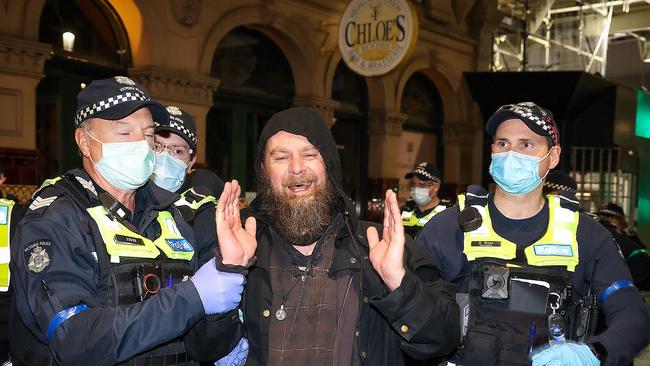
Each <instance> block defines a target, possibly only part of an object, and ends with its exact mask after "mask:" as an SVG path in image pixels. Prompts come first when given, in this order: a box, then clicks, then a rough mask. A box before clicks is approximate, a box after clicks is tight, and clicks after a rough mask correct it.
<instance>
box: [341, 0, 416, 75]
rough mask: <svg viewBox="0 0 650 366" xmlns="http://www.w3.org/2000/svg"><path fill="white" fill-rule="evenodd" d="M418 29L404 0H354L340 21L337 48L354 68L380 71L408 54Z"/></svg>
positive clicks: (370, 72)
mask: <svg viewBox="0 0 650 366" xmlns="http://www.w3.org/2000/svg"><path fill="white" fill-rule="evenodd" d="M417 33H418V23H417V14H416V12H415V11H414V10H413V9H412V8H411V6H410V5H409V3H408V1H407V0H353V1H352V2H351V3H350V5H348V7H347V8H346V9H345V12H344V13H343V17H342V18H341V22H340V23H339V50H340V51H341V57H342V58H343V61H344V62H345V63H346V65H348V67H349V68H350V69H351V70H353V71H354V72H356V73H358V74H361V75H364V76H375V75H382V74H385V73H387V72H389V71H391V70H393V69H394V68H395V67H397V66H398V65H399V64H400V63H401V62H402V61H404V60H405V59H407V58H408V57H409V56H410V54H411V52H412V51H413V48H414V47H415V43H416V42H417V38H418V35H417Z"/></svg>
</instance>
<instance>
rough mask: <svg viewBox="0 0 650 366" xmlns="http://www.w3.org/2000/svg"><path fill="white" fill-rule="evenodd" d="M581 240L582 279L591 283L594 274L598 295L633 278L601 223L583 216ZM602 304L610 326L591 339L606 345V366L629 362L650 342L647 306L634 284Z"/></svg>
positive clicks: (580, 231) (580, 229) (579, 230)
mask: <svg viewBox="0 0 650 366" xmlns="http://www.w3.org/2000/svg"><path fill="white" fill-rule="evenodd" d="M578 240H579V245H580V256H581V261H582V260H583V258H584V259H585V260H586V267H585V271H584V272H583V274H584V278H583V281H584V283H588V282H589V281H590V280H591V279H590V278H589V277H590V276H591V274H592V273H593V276H594V279H593V290H594V291H595V293H596V295H597V296H599V297H600V296H601V295H602V293H603V292H604V291H605V290H606V289H607V288H608V287H609V286H610V285H611V284H612V283H613V282H615V281H620V280H632V276H631V275H630V272H629V271H628V269H627V266H626V264H625V261H624V260H623V258H622V257H621V254H620V252H619V249H618V246H617V245H616V242H615V241H614V239H613V238H612V236H611V234H610V233H609V232H608V231H607V230H606V229H605V228H603V227H602V226H601V225H599V224H598V223H596V222H595V221H593V220H591V219H589V218H586V217H584V216H581V220H580V224H579V226H578ZM596 258H598V261H596ZM594 266H596V268H595V270H594ZM599 303H600V300H599ZM600 306H601V307H602V310H603V313H604V314H605V321H606V323H607V329H606V330H605V331H604V332H602V333H601V334H599V335H597V336H593V337H591V338H590V340H589V341H590V342H592V343H593V342H599V343H601V344H602V345H603V346H604V347H605V348H606V350H607V358H606V362H605V365H628V364H630V363H631V362H632V359H633V358H634V356H635V355H636V354H637V353H639V352H640V351H641V350H642V349H643V348H644V347H645V346H646V345H647V344H648V343H649V342H650V332H648V329H650V315H649V314H648V309H647V308H646V306H645V304H644V302H643V299H642V298H641V295H640V294H639V291H638V290H637V289H636V288H634V287H629V288H624V289H621V290H619V291H617V292H615V293H613V294H612V295H611V296H609V297H608V298H607V299H605V301H604V302H603V303H600Z"/></svg>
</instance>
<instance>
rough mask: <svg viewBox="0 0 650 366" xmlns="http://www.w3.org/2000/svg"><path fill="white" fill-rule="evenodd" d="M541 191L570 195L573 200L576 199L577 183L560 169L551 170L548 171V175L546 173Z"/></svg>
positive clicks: (545, 193)
mask: <svg viewBox="0 0 650 366" xmlns="http://www.w3.org/2000/svg"><path fill="white" fill-rule="evenodd" d="M542 192H543V193H544V195H547V194H553V195H558V194H564V195H565V196H567V197H571V196H572V197H573V200H576V198H575V195H576V193H577V192H578V185H577V184H576V181H575V180H574V179H573V178H571V176H569V175H568V174H567V173H565V172H563V171H561V170H551V171H550V172H548V175H546V180H544V188H543V189H542Z"/></svg>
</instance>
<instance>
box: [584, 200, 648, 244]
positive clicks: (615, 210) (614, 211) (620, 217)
mask: <svg viewBox="0 0 650 366" xmlns="http://www.w3.org/2000/svg"><path fill="white" fill-rule="evenodd" d="M596 215H598V217H599V218H600V219H602V220H603V221H604V220H607V221H609V223H610V224H611V225H612V226H614V227H615V228H616V231H618V232H619V233H620V234H621V235H625V236H626V237H628V238H629V239H630V240H634V241H635V242H637V244H639V245H641V246H642V247H645V245H644V244H643V243H642V242H641V239H640V238H639V237H638V236H637V235H636V233H635V232H634V231H631V230H628V222H627V218H626V217H625V211H623V208H622V207H621V206H619V205H617V204H615V203H614V202H609V203H607V204H606V205H603V206H601V207H600V208H599V209H598V211H597V212H596Z"/></svg>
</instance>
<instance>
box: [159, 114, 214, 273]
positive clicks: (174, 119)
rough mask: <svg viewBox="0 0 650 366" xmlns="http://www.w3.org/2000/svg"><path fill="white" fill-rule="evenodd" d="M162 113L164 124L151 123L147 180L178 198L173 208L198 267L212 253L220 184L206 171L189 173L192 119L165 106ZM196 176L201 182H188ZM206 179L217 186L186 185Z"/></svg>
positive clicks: (193, 135) (192, 157) (193, 131)
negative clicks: (152, 159)
mask: <svg viewBox="0 0 650 366" xmlns="http://www.w3.org/2000/svg"><path fill="white" fill-rule="evenodd" d="M165 109H166V110H167V113H168V114H169V120H168V122H155V125H156V129H155V132H156V136H155V152H156V166H155V168H154V171H153V174H152V175H151V179H152V180H153V181H154V183H156V184H157V185H158V186H159V187H162V188H164V189H166V190H168V191H170V192H176V193H178V194H180V198H179V199H178V200H177V201H176V202H175V203H174V205H175V206H177V207H179V208H182V212H184V213H185V217H186V220H187V221H188V223H189V224H190V225H192V229H193V231H194V236H195V238H196V248H195V250H196V251H197V254H198V258H199V263H204V262H206V261H207V260H209V259H210V258H211V257H212V249H213V248H214V246H215V244H216V237H215V226H214V220H215V215H214V213H215V211H214V210H215V204H216V201H217V200H216V198H215V197H218V195H221V191H223V184H224V183H223V181H221V179H220V178H219V177H218V176H217V175H216V174H214V173H212V172H211V171H209V170H206V169H195V170H193V169H192V167H193V166H194V163H196V144H197V135H196V124H195V123H194V119H193V118H192V116H190V115H189V114H188V113H187V112H186V111H184V110H182V109H180V108H178V107H176V106H167V107H166V108H165ZM197 175H200V176H201V179H193V180H192V179H191V177H192V176H197ZM209 176H213V177H214V179H213V180H214V181H215V182H217V184H214V183H213V184H209V185H210V186H212V187H214V188H212V189H211V188H209V187H206V186H205V185H202V184H201V185H199V184H197V185H195V186H188V184H187V183H188V181H191V182H192V183H196V182H197V181H203V182H205V181H206V179H205V177H209ZM219 182H220V184H218V183H219ZM215 189H216V190H217V191H216V192H215V191H214V190H215ZM219 189H220V190H219Z"/></svg>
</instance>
